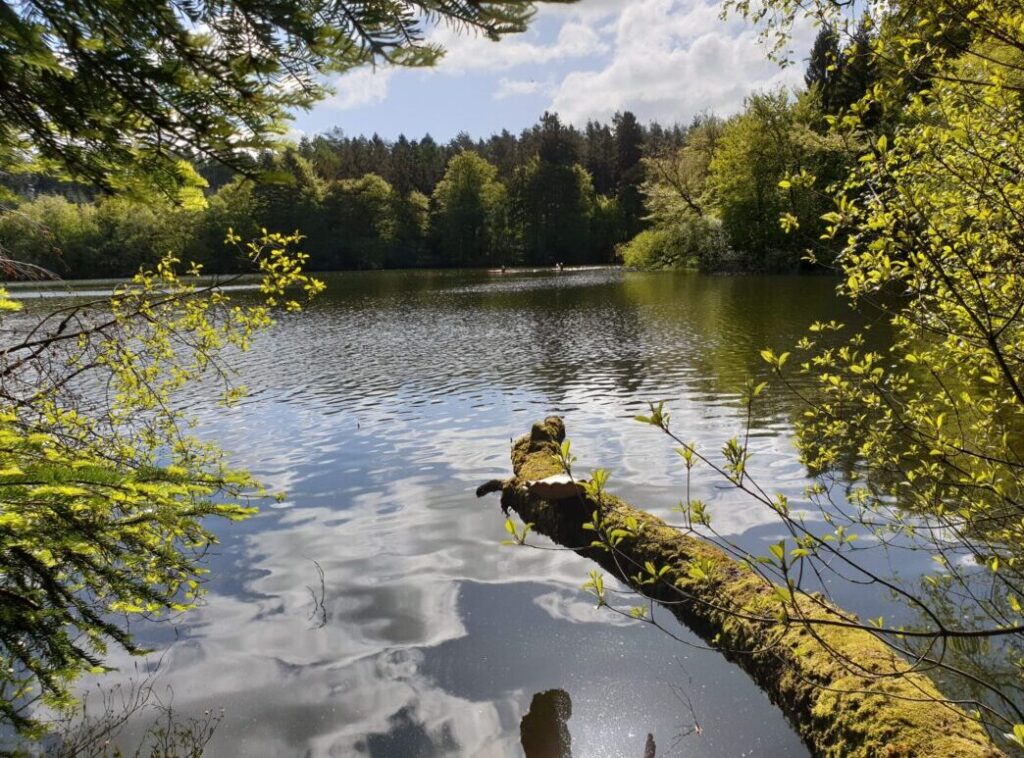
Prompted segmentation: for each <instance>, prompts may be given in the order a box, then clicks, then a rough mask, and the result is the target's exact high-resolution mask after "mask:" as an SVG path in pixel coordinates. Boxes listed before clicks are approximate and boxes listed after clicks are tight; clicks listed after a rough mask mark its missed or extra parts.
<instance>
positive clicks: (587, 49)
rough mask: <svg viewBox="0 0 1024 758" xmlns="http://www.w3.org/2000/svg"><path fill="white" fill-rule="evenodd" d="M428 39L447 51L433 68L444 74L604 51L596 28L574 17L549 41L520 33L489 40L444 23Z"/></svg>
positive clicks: (580, 56) (565, 58)
mask: <svg viewBox="0 0 1024 758" xmlns="http://www.w3.org/2000/svg"><path fill="white" fill-rule="evenodd" d="M430 41H431V42H435V43H438V44H440V45H441V46H442V47H443V48H444V49H445V50H446V51H447V53H446V54H445V56H444V58H442V59H441V62H440V63H439V64H438V66H437V71H440V72H442V73H446V74H461V73H465V72H468V71H502V70H507V69H510V68H515V67H517V66H523V65H536V64H545V63H554V62H555V61H563V60H571V59H576V58H585V57H587V56H591V55H599V54H602V53H605V52H607V51H608V47H607V45H606V44H605V42H604V41H603V40H602V39H601V35H600V33H599V32H598V30H597V29H595V28H594V27H593V26H591V25H589V24H586V23H584V22H583V21H582V20H580V19H576V18H571V19H570V20H567V21H565V22H564V23H563V24H562V27H561V29H559V32H558V37H557V38H556V39H555V41H554V42H553V43H551V44H544V43H540V42H536V41H532V40H530V39H528V38H526V37H524V36H513V37H506V38H505V39H503V40H501V41H500V42H493V41H491V40H489V39H487V38H486V37H481V36H479V35H472V34H470V35H467V34H464V33H461V32H460V31H458V30H456V29H453V28H451V27H448V26H440V27H437V28H436V29H435V30H434V32H433V33H432V34H431V35H430Z"/></svg>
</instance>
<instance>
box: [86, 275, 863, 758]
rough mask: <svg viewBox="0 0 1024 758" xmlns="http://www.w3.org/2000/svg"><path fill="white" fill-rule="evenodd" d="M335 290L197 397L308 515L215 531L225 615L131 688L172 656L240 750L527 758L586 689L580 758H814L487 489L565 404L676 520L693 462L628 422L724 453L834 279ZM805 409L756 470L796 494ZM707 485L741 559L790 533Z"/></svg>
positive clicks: (719, 661)
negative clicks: (603, 605) (536, 426)
mask: <svg viewBox="0 0 1024 758" xmlns="http://www.w3.org/2000/svg"><path fill="white" fill-rule="evenodd" d="M326 281H327V283H328V290H327V293H326V294H325V295H324V296H323V298H322V299H321V300H320V301H318V302H317V303H316V304H315V305H314V306H313V307H312V308H311V309H310V310H308V311H307V312H305V313H303V314H301V315H299V316H296V317H288V318H286V319H284V320H283V321H282V322H281V323H280V325H279V327H278V328H277V329H276V330H274V331H273V333H271V334H269V335H267V336H266V337H264V338H261V339H260V340H259V341H258V343H257V344H256V346H255V348H254V350H253V351H252V352H251V353H249V354H247V355H246V356H244V357H243V358H242V359H241V361H240V365H239V368H240V370H241V372H242V376H243V378H244V383H245V384H246V385H248V386H249V388H250V389H251V395H250V396H249V398H248V399H247V401H246V402H245V403H243V404H242V405H241V406H239V407H238V408H235V409H233V410H231V411H227V412H225V411H224V410H222V409H217V408H215V407H213V406H212V405H207V404H206V403H205V402H204V401H203V400H202V399H201V398H198V399H197V403H196V410H197V412H198V413H199V415H200V416H201V417H202V419H203V422H204V433H205V434H208V435H210V436H212V437H215V438H216V439H218V440H220V442H221V443H222V445H223V446H224V447H225V448H226V449H227V450H229V451H230V453H231V457H232V460H233V461H234V462H235V463H236V464H238V465H241V466H247V467H249V468H250V469H252V470H253V471H254V472H256V473H257V474H258V475H259V476H260V477H262V479H263V480H264V481H265V482H266V483H267V485H268V486H270V487H271V488H274V489H283V490H286V491H287V493H288V496H287V500H286V501H285V502H283V503H281V504H277V505H273V506H267V507H265V508H264V509H263V511H262V512H261V513H260V514H259V515H258V516H257V517H255V518H253V519H251V520H250V521H247V522H245V523H242V524H232V525H217V530H218V533H219V534H220V535H221V539H222V543H221V544H220V545H219V546H217V548H216V549H215V551H214V553H213V554H212V555H211V556H210V560H209V563H210V568H211V570H212V573H211V575H210V581H209V584H208V589H209V594H208V596H207V599H206V603H205V605H204V606H203V607H202V608H200V609H199V610H197V611H196V612H194V613H191V614H188V615H186V616H184V617H183V618H181V619H178V620H176V621H175V622H174V623H173V624H170V623H164V624H157V625H150V626H142V627H138V628H137V632H138V634H139V635H140V636H141V637H142V638H143V639H144V640H146V641H149V642H151V643H152V644H154V645H158V646H160V648H161V654H160V655H154V656H151V657H150V658H149V659H147V661H142V662H132V661H130V660H124V659H119V662H120V663H121V665H122V666H123V667H124V670H125V674H124V676H127V674H128V673H129V672H130V671H131V670H132V667H133V666H145V665H147V663H148V665H150V666H153V665H155V662H156V661H157V660H158V659H159V661H160V665H159V672H158V673H157V675H156V676H157V690H158V691H159V692H161V693H164V696H165V697H167V698H170V697H173V704H174V707H175V709H176V710H178V711H180V712H181V713H183V714H189V713H197V712H198V713H201V712H202V711H203V710H205V709H220V708H221V707H223V708H224V719H223V721H222V722H221V724H220V726H219V727H218V729H217V731H216V733H215V735H214V738H213V741H212V742H211V745H210V752H209V754H210V755H216V756H276V755H317V756H319V755H324V756H327V755H338V756H346V755H370V756H394V757H396V758H398V757H405V756H435V755H465V756H505V755H511V756H514V755H521V754H522V747H521V722H522V720H523V718H524V716H525V715H526V714H527V712H528V711H529V710H530V707H531V702H532V701H533V699H534V697H535V696H537V695H539V694H541V693H546V692H549V691H551V690H560V691H562V693H564V694H559V695H558V696H557V700H558V701H559V702H560V703H562V704H563V708H564V706H565V704H566V703H567V702H569V701H571V718H570V719H569V720H568V730H569V733H570V735H571V743H572V751H573V752H572V754H573V755H575V756H577V758H579V757H581V756H627V757H628V756H636V758H640V756H642V755H643V751H644V742H645V739H646V737H647V734H648V733H651V734H653V736H654V739H655V741H656V742H657V745H658V755H659V756H662V755H685V756H729V757H734V756H744V755H749V756H793V755H806V749H805V748H804V747H803V746H802V745H801V743H800V742H799V740H798V739H797V737H796V735H795V733H794V732H793V730H792V729H791V728H790V727H789V726H788V725H787V723H786V722H785V720H784V719H783V717H782V715H781V713H780V712H779V711H778V710H777V709H776V708H775V707H774V706H773V705H772V704H771V703H770V702H769V701H768V699H767V697H766V696H765V695H763V694H762V693H761V692H760V690H759V689H758V688H757V687H756V686H754V685H753V684H752V683H751V681H750V680H749V679H748V677H747V676H746V675H745V674H743V673H742V672H741V671H740V670H739V669H738V668H737V667H735V666H734V665H733V664H731V663H729V662H727V661H726V660H725V659H724V658H723V657H722V656H721V655H720V654H719V653H716V652H710V651H705V650H702V649H700V648H699V647H693V646H691V645H690V644H686V643H680V642H676V641H674V640H672V639H670V638H668V637H667V636H665V635H663V634H660V633H659V632H657V631H656V630H654V629H652V628H650V627H648V626H645V625H642V624H639V623H635V622H628V621H624V620H622V619H620V618H617V617H615V616H612V615H611V614H609V613H607V612H604V611H597V610H595V609H594V607H593V603H592V602H591V601H590V600H589V599H588V596H586V595H585V594H584V593H582V591H581V590H580V589H579V587H580V585H581V584H582V583H583V582H584V581H585V580H586V577H587V573H588V571H589V570H590V568H591V567H592V565H591V564H589V563H588V562H587V561H586V560H584V559H583V558H580V557H578V556H576V555H574V554H573V553H570V552H565V551H559V550H536V549H527V548H512V547H503V546H501V544H500V543H501V540H502V539H503V538H504V537H505V536H506V534H505V531H504V518H503V517H502V515H501V513H500V509H499V507H498V502H497V498H495V497H491V498H488V499H483V500H477V499H476V497H475V496H474V492H473V491H474V489H475V488H476V486H477V485H479V484H480V483H482V482H483V481H485V480H487V479H491V478H495V477H503V476H507V475H508V473H509V471H510V464H509V459H508V454H509V441H510V438H512V437H515V436H519V435H520V434H522V433H524V432H525V431H527V430H528V428H529V426H530V424H531V423H532V422H533V421H535V420H537V419H540V418H542V417H544V416H545V415H548V414H552V413H557V414H560V415H562V416H564V417H565V420H566V425H567V428H568V432H569V436H570V437H571V438H572V440H573V450H574V452H575V453H576V454H577V455H578V456H579V462H578V464H577V465H578V466H579V470H581V471H588V470H589V469H590V468H595V467H598V466H604V467H607V468H609V469H610V470H611V471H612V479H611V482H610V485H609V486H610V489H611V490H612V491H614V492H615V493H616V494H619V495H621V496H623V497H625V498H627V499H629V500H631V501H633V502H634V503H636V504H637V505H639V506H641V507H645V508H648V509H649V510H652V511H653V512H655V513H658V514H660V515H666V514H667V513H668V511H669V509H670V508H671V507H672V506H673V505H675V504H676V503H677V502H678V501H679V500H680V499H681V497H682V490H681V485H682V481H683V479H682V470H681V466H680V465H679V464H680V461H679V458H678V456H677V455H675V453H673V452H672V447H671V445H670V444H668V442H667V440H666V439H665V438H664V437H662V436H661V435H660V434H659V433H658V432H657V431H656V430H653V429H652V428H650V427H646V426H643V425H641V424H638V423H636V422H635V421H632V420H631V418H632V416H634V415H635V414H637V413H638V412H642V411H643V410H644V409H645V407H646V402H647V401H649V400H665V401H666V402H667V404H668V406H669V408H670V409H671V411H672V412H673V418H674V421H673V425H674V427H675V428H676V429H678V430H681V433H682V434H684V435H685V436H686V437H687V438H692V439H694V440H698V441H699V444H700V446H701V447H702V448H704V449H715V448H718V447H720V446H721V444H722V443H723V442H724V441H725V440H726V439H727V438H729V437H731V436H733V435H734V434H736V433H738V432H739V431H740V428H741V425H742V417H743V411H742V409H741V407H740V403H739V400H738V392H739V390H740V389H741V388H742V386H743V384H744V382H745V381H746V379H747V378H748V377H749V376H752V375H759V374H763V373H764V364H763V362H762V361H761V359H760V358H759V357H758V351H759V350H760V349H761V348H763V347H766V346H772V347H774V348H776V349H785V348H787V347H788V346H790V345H792V343H793V342H795V341H796V340H797V339H798V338H799V336H800V335H801V334H803V333H804V331H805V329H806V327H807V326H808V324H809V323H810V322H812V321H813V320H816V319H822V320H825V319H832V318H836V319H840V320H849V319H850V318H851V314H850V313H849V311H848V309H847V308H846V306H845V305H844V304H843V303H842V302H841V301H839V300H838V299H837V298H836V297H835V295H834V287H835V282H834V280H831V279H828V278H823V277H822V278H819V277H708V276H700V275H695V274H668V273H665V274H639V273H625V272H621V271H615V270H603V271H588V272H575V273H569V272H566V273H563V274H561V275H556V274H542V275H537V274H534V275H505V276H488V275H487V274H486V273H483V272H471V273H466V272H445V273H429V272H415V273H411V272H410V273H404V272H400V273H365V274H341V275H330V276H327V277H326ZM794 413H795V409H794V407H793V405H792V402H791V401H790V400H789V399H788V398H787V397H786V396H785V395H783V394H782V393H781V391H779V392H775V393H772V392H770V393H769V394H768V396H767V398H766V400H765V402H764V403H763V404H762V405H761V406H759V407H758V410H757V413H756V417H755V430H754V435H753V442H752V446H753V449H754V457H753V460H752V463H751V468H752V471H753V474H754V475H755V476H756V477H758V478H759V480H760V481H762V482H764V483H766V484H768V485H769V487H770V488H771V489H773V490H778V491H781V492H784V493H786V494H788V495H789V496H790V498H791V500H793V501H799V500H801V498H802V495H801V493H802V489H803V487H804V486H805V484H806V479H805V474H804V471H803V469H802V468H801V466H800V465H799V463H798V462H797V460H796V456H795V453H794V450H793V446H792V436H791V419H792V417H793V414H794ZM694 496H695V497H701V498H703V499H704V500H706V501H707V502H709V504H710V506H711V511H712V517H713V519H714V521H715V523H716V525H717V527H718V529H719V530H720V531H722V532H724V533H727V534H729V535H730V536H732V537H734V538H736V539H738V540H739V541H740V542H742V543H743V544H744V545H747V546H750V547H751V548H754V549H756V550H758V551H761V552H767V547H766V546H767V544H768V542H771V541H776V540H778V539H779V538H780V536H781V534H780V532H781V530H780V527H779V526H778V525H777V524H776V522H775V521H774V519H773V518H771V514H769V513H766V512H765V511H764V509H762V508H758V507H757V506H756V505H754V504H752V503H750V502H749V501H747V500H745V499H743V497H742V496H740V495H738V494H737V493H735V492H733V491H732V490H730V489H728V488H726V487H723V486H721V485H720V484H719V483H717V482H716V481H715V480H714V479H711V478H704V477H698V481H697V486H696V491H695V493H694ZM533 541H534V542H536V544H538V545H542V546H550V543H549V542H547V541H546V540H545V539H544V538H540V537H536V538H533ZM318 567H319V568H318ZM320 569H322V571H323V583H322V585H321V580H320V574H319V570H320ZM839 597H841V598H843V599H844V601H846V602H848V603H849V604H850V606H851V608H852V609H853V610H856V611H860V612H869V611H871V610H874V606H873V604H872V601H871V600H870V599H868V598H866V597H860V596H858V595H855V594H850V595H848V596H843V595H842V594H840V596H839ZM321 600H322V603H321ZM662 620H663V621H665V622H666V623H669V624H670V626H672V628H673V630H674V631H675V633H676V634H679V635H681V636H682V637H683V638H684V639H685V640H688V641H689V642H691V643H695V644H697V643H699V640H698V639H697V638H696V637H694V636H693V635H691V634H690V633H689V632H688V631H687V630H686V629H685V628H682V627H680V626H679V625H678V624H675V623H674V622H669V620H668V618H667V615H665V614H663V616H662ZM118 676H120V675H118V674H115V675H110V676H107V677H105V678H103V679H101V680H100V682H101V683H102V684H103V685H108V684H111V683H112V682H114V681H116V680H117V677H118ZM88 686H89V687H94V686H95V683H93V682H90V683H88ZM172 693H173V694H172ZM552 697H553V696H552V695H546V696H544V697H540V698H538V700H537V708H536V709H535V710H538V709H540V707H541V705H542V704H543V703H545V702H546V703H550V702H552ZM541 720H542V719H541ZM537 721H538V719H536V718H535V719H533V720H531V721H528V722H527V723H526V726H525V730H526V731H527V732H531V730H535V729H536V726H535V725H536V723H537ZM696 725H699V727H700V728H699V730H698V729H695V728H694V727H695V726H696ZM531 733H532V732H531Z"/></svg>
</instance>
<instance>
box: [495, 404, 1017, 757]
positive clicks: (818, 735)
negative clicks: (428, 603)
mask: <svg viewBox="0 0 1024 758" xmlns="http://www.w3.org/2000/svg"><path fill="white" fill-rule="evenodd" d="M564 438H565V426H564V424H563V423H562V420H561V419H560V418H558V417H554V416H552V417H549V418H547V419H545V420H544V421H543V422H540V423H537V424H534V426H533V429H532V430H531V432H530V433H529V434H528V435H526V436H524V437H522V438H520V439H519V440H517V441H516V442H515V443H514V445H513V448H512V468H513V472H514V476H513V477H512V478H511V479H507V480H504V481H493V482H488V483H487V484H484V485H482V486H481V487H480V488H479V489H478V490H477V495H478V496H483V495H486V494H487V493H489V492H496V491H499V490H500V492H501V505H502V508H503V509H504V510H505V511H506V512H507V511H508V510H513V511H515V512H516V513H517V514H518V515H519V517H520V518H521V519H522V520H523V521H524V522H528V523H532V524H533V530H534V531H536V532H539V533H541V534H543V535H546V536H547V537H549V538H551V539H552V540H553V541H554V542H556V543H558V544H559V545H563V546H565V547H569V548H571V549H573V550H575V551H576V552H577V553H579V554H580V555H582V556H584V557H587V558H589V559H591V560H593V561H595V562H597V563H598V564H600V565H601V566H602V567H603V568H604V569H605V570H606V571H608V572H609V573H610V574H612V575H614V576H616V577H617V578H618V579H620V580H621V581H623V582H625V583H626V584H629V585H630V586H631V587H632V588H633V589H635V590H637V591H638V592H640V593H641V594H644V595H645V596H647V597H650V598H653V599H654V600H656V601H662V602H665V603H666V605H665V607H667V608H668V609H670V610H671V611H672V612H673V614H674V615H675V616H676V617H677V618H678V619H679V620H680V621H682V622H683V623H684V624H685V625H686V626H687V627H689V628H690V629H691V630H693V631H694V632H695V633H696V634H698V635H699V636H701V637H702V638H703V639H705V640H708V641H709V642H711V643H712V644H713V645H714V646H715V647H716V648H718V649H720V650H722V651H723V653H724V654H725V655H726V657H727V658H729V659H730V660H732V661H734V662H735V663H736V664H737V665H739V666H740V667H741V668H742V669H743V670H744V671H746V672H747V673H748V674H749V675H750V676H751V677H752V678H753V679H754V681H755V682H756V683H757V684H758V685H759V686H760V687H761V688H762V689H763V690H764V691H765V692H766V693H767V694H768V695H769V697H770V698H771V699H772V701H773V702H774V703H775V704H776V705H778V707H779V708H781V709H782V711H783V713H784V714H785V715H786V717H787V718H788V719H789V721H790V723H791V724H792V725H793V726H794V727H795V728H796V730H797V732H798V733H799V734H800V736H801V738H802V739H803V740H804V742H805V743H806V744H807V745H808V747H809V748H810V749H811V752H812V753H813V754H814V755H818V756H844V758H847V757H849V756H865V757H867V756H893V757H895V756H920V757H921V758H925V757H931V756H934V758H949V757H950V756H964V757H965V758H973V757H974V756H986V757H988V756H999V755H1002V753H1001V752H1000V751H999V750H998V749H997V748H996V747H995V746H994V744H993V743H992V742H991V740H990V739H989V738H988V736H987V734H986V733H985V730H984V728H983V727H982V726H981V725H980V724H979V723H978V722H977V721H976V720H974V719H971V718H969V717H968V716H967V715H966V714H965V713H964V712H963V711H961V710H960V709H958V708H957V707H956V706H954V705H952V704H951V703H950V702H949V701H948V700H947V699H946V698H945V697H943V695H942V694H941V693H940V692H939V690H938V689H937V688H936V686H935V685H934V684H933V683H932V681H931V680H930V679H929V678H928V677H927V676H925V675H924V674H922V673H919V672H916V671H913V670H910V669H911V667H910V665H909V663H908V662H907V661H906V660H905V659H904V658H902V657H901V656H900V655H898V654H897V653H895V652H894V651H893V650H892V649H891V648H890V647H888V646H887V645H886V644H885V643H884V642H882V641H881V640H880V639H879V638H878V637H876V636H875V635H874V634H872V632H870V631H868V630H864V629H859V628H851V627H849V626H844V625H828V624H827V622H828V621H835V620H838V619H839V615H838V609H833V607H832V606H829V605H828V604H827V603H825V602H824V601H823V600H822V599H821V598H818V597H810V596H807V597H803V596H800V595H797V596H796V598H795V600H793V601H791V602H792V603H794V604H795V605H794V606H791V607H793V608H794V611H795V612H794V613H791V614H790V616H789V618H788V619H781V618H779V619H776V618H775V616H776V614H777V613H778V609H779V608H780V604H779V602H778V600H777V598H776V597H775V592H776V588H775V586H774V585H771V584H770V583H769V582H767V581H766V580H765V579H764V578H763V577H761V576H759V575H758V574H757V573H755V572H754V571H753V570H751V569H750V568H749V567H747V566H744V565H742V564H740V563H738V562H737V561H735V560H734V559H732V558H731V557H730V556H728V555H727V554H726V553H725V552H724V551H722V550H720V549H719V548H718V547H716V546H714V545H712V544H710V543H708V542H705V541H703V540H700V539H699V538H696V537H692V536H689V535H685V534H682V533H681V532H680V531H678V530H677V529H674V528H672V527H670V526H668V525H667V524H666V523H665V522H664V521H662V520H661V519H659V518H656V517H654V516H652V515H650V514H648V513H645V512H644V511H641V510H638V509H636V508H634V507H632V506H631V505H629V504H628V503H626V502H624V501H622V500H621V499H619V498H617V497H614V496H612V495H609V494H607V493H604V494H602V495H601V500H600V503H598V502H597V501H596V500H595V499H594V497H593V496H592V495H591V494H588V493H586V492H585V491H582V490H577V489H576V488H572V489H571V490H570V491H562V490H552V489H551V488H549V487H548V486H547V485H546V484H545V485H544V486H538V484H537V483H538V482H550V481H556V480H555V479H552V477H558V476H559V475H562V474H563V473H564V472H563V471H562V468H561V464H560V463H559V462H558V459H557V455H558V451H559V446H560V443H561V442H562V441H563V440H564ZM551 492H555V493H557V494H556V496H557V497H558V499H545V497H544V496H543V495H542V494H541V493H544V494H547V493H551ZM562 495H565V496H564V497H563V496H562ZM598 509H600V513H601V519H602V521H603V524H604V529H605V533H606V534H607V533H610V532H611V531H612V530H614V529H626V528H627V527H628V525H629V524H630V523H635V524H638V525H640V528H639V529H638V530H635V531H638V532H639V533H638V534H636V535H635V536H631V537H629V538H626V539H623V540H622V542H620V543H619V544H618V545H617V546H616V548H615V551H614V553H613V552H612V551H609V550H606V549H602V548H599V547H595V546H593V544H592V543H593V542H594V541H595V532H594V531H592V530H588V529H585V528H584V525H585V524H588V523H590V522H591V521H592V518H593V516H592V514H593V513H594V511H595V510H598ZM631 520H632V521H631ZM648 563H649V564H651V565H653V566H655V567H657V568H658V570H661V568H662V567H667V569H666V570H665V573H664V574H663V575H662V577H661V579H659V580H658V581H657V582H656V583H654V584H647V585H644V586H641V585H640V583H639V582H638V581H637V579H636V578H634V576H633V575H635V574H637V573H638V572H639V573H641V574H643V573H644V567H645V565H647V564H648ZM695 567H696V568H697V570H694V569H695ZM844 618H847V619H849V618H850V615H849V614H844ZM795 619H802V620H799V621H798V620H795ZM816 620H817V621H819V622H822V621H824V622H826V623H824V624H822V623H817V624H815V623H814V621H816ZM812 628H813V632H812Z"/></svg>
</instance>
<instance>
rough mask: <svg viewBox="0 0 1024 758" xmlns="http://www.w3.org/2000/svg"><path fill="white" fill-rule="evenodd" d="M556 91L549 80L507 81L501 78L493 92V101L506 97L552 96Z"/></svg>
mask: <svg viewBox="0 0 1024 758" xmlns="http://www.w3.org/2000/svg"><path fill="white" fill-rule="evenodd" d="M556 89H557V86H556V85H555V83H554V82H552V81H551V80H550V79H549V80H547V81H538V80H536V79H507V78H504V77H503V78H501V79H500V80H499V81H498V88H497V89H496V90H495V91H494V99H495V100H504V99H505V98H508V97H518V96H520V95H536V94H548V95H553V94H554V93H555V90H556Z"/></svg>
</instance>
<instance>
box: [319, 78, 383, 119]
mask: <svg viewBox="0 0 1024 758" xmlns="http://www.w3.org/2000/svg"><path fill="white" fill-rule="evenodd" d="M392 74H394V69H392V68H377V69H374V68H360V69H356V70H355V71H350V72H349V73H347V74H342V75H341V76H339V77H338V78H337V79H335V80H334V81H333V82H332V83H331V87H332V89H333V90H334V94H333V95H331V96H330V97H329V98H327V100H326V101H325V105H327V107H329V108H333V109H335V110H339V111H347V110H352V109H353V108H361V107H362V106H364V105H373V104H375V103H380V102H383V101H384V99H385V98H386V97H387V96H388V82H389V81H390V80H391V76H392Z"/></svg>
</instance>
